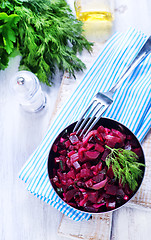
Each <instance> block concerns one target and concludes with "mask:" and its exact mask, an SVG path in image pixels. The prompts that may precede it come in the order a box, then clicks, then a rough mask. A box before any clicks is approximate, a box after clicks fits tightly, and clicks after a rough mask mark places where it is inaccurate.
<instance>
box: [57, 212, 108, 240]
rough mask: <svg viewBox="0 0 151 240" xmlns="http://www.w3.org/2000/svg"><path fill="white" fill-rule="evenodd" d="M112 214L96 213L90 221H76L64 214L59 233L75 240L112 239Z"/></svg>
mask: <svg viewBox="0 0 151 240" xmlns="http://www.w3.org/2000/svg"><path fill="white" fill-rule="evenodd" d="M111 223H112V214H111V213H110V214H109V213H108V214H107V213H106V214H101V215H99V216H98V215H94V216H92V219H90V220H88V221H86V220H85V221H84V220H83V221H82V222H75V221H73V220H71V219H69V218H68V217H67V216H63V217H62V220H61V222H60V225H59V228H58V234H59V235H61V236H64V237H69V238H70V239H74V240H79V239H81V240H107V239H110V233H111Z"/></svg>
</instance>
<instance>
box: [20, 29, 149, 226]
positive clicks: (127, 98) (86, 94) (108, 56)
mask: <svg viewBox="0 0 151 240" xmlns="http://www.w3.org/2000/svg"><path fill="white" fill-rule="evenodd" d="M146 40H147V37H146V36H145V35H144V34H143V33H141V32H139V31H136V30H134V29H130V30H128V31H127V32H126V33H121V34H119V33H117V34H115V35H113V37H112V38H111V39H110V40H109V41H108V42H107V44H106V46H105V48H104V50H103V51H102V52H101V53H100V55H99V57H98V58H97V60H96V61H95V63H94V64H93V66H92V67H91V68H90V70H89V71H88V73H87V74H86V75H85V77H84V79H83V81H82V82H81V83H80V84H79V85H78V87H77V88H76V90H75V92H74V93H73V95H72V96H71V97H70V99H69V100H68V102H67V103H66V104H65V106H63V108H62V110H61V111H60V112H59V114H58V115H57V116H56V118H55V120H54V122H53V123H51V125H50V127H49V129H48V131H47V134H46V136H45V137H44V139H43V141H42V142H41V144H40V145H39V147H38V148H37V149H36V150H35V152H34V153H33V154H32V155H31V157H30V158H29V160H28V161H27V163H26V164H25V165H24V166H23V168H22V170H21V172H20V175H19V176H20V178H21V179H22V180H23V181H25V182H26V184H27V189H28V190H29V191H30V192H31V193H33V194H34V195H36V196H37V197H38V198H40V199H42V200H43V201H45V202H47V203H48V204H50V205H51V206H53V207H55V208H56V209H58V210H59V211H60V212H61V213H63V214H66V215H67V216H69V217H70V218H72V219H74V220H77V221H80V220H83V219H89V217H90V216H91V214H89V213H81V212H80V211H78V210H75V209H74V208H72V207H69V206H68V205H67V204H66V203H64V202H63V201H62V200H61V199H60V198H59V197H58V196H57V195H56V194H55V192H54V190H53V189H52V186H51V184H50V182H49V178H48V173H47V159H48V154H49V150H50V147H51V146H52V143H53V141H54V139H55V138H56V136H57V135H58V134H59V132H61V131H62V130H63V129H64V128H65V127H66V126H67V125H69V124H71V123H72V122H74V121H76V120H77V119H78V116H79V114H80V113H81V111H82V110H83V108H84V107H85V106H86V105H87V104H88V103H89V102H90V100H91V99H92V98H93V96H94V95H95V94H96V93H97V92H98V91H107V90H109V89H110V88H111V86H112V85H113V84H114V83H115V82H116V81H117V80H118V79H119V77H120V76H121V75H122V73H123V72H124V71H125V69H126V68H127V66H128V65H129V64H130V63H131V62H132V60H133V59H134V57H135V56H136V55H137V53H138V52H139V50H140V49H141V47H142V46H143V44H144V43H145V42H146ZM104 116H106V117H110V118H113V119H115V120H118V121H120V122H121V123H123V124H125V125H126V126H127V127H128V128H129V129H131V130H132V132H133V133H134V134H135V135H136V136H137V137H138V139H139V140H140V141H142V140H143V138H144V137H145V135H146V133H147V132H148V131H149V129H150V127H151V55H149V56H148V57H147V58H146V59H145V60H144V62H143V63H141V64H140V66H138V67H137V68H136V69H135V71H134V72H133V73H132V74H131V76H129V77H128V78H127V80H126V81H125V82H124V84H123V85H122V86H121V87H120V88H119V89H118V90H117V91H116V92H115V94H114V102H113V104H112V105H111V106H110V107H109V108H108V110H107V111H106V112H105V113H104Z"/></svg>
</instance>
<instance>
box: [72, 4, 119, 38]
mask: <svg viewBox="0 0 151 240" xmlns="http://www.w3.org/2000/svg"><path fill="white" fill-rule="evenodd" d="M74 6H75V12H76V17H77V19H78V20H81V21H82V22H83V23H84V24H83V29H84V34H85V36H86V38H87V39H88V40H89V41H105V40H107V39H108V38H109V37H110V35H111V33H112V29H113V20H114V0H93V1H92V0H75V2H74Z"/></svg>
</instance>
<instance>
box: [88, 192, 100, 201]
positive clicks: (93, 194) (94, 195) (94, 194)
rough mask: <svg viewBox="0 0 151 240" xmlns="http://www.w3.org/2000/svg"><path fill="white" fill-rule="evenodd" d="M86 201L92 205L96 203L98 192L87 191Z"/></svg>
mask: <svg viewBox="0 0 151 240" xmlns="http://www.w3.org/2000/svg"><path fill="white" fill-rule="evenodd" d="M87 194H88V200H89V201H90V202H92V203H96V202H97V200H98V191H87Z"/></svg>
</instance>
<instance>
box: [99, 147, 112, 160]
mask: <svg viewBox="0 0 151 240" xmlns="http://www.w3.org/2000/svg"><path fill="white" fill-rule="evenodd" d="M110 152H111V151H110V149H108V148H106V149H105V150H104V153H103V155H102V157H101V160H103V161H105V159H106V157H107V156H108V155H109V153H110Z"/></svg>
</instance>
